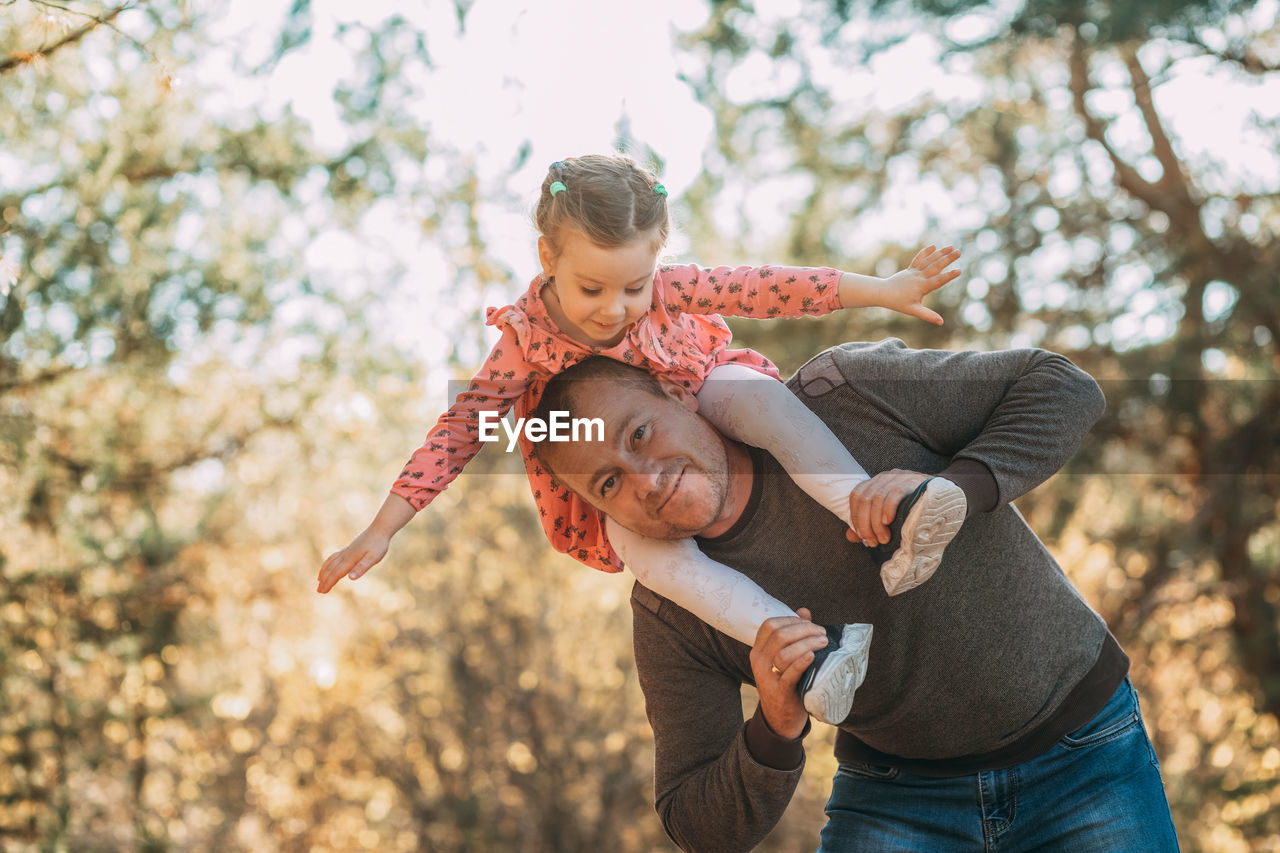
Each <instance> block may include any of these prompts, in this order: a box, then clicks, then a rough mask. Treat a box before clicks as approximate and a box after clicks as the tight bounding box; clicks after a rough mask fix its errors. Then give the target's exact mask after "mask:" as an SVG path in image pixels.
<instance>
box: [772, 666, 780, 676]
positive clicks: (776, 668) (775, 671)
mask: <svg viewBox="0 0 1280 853" xmlns="http://www.w3.org/2000/svg"><path fill="white" fill-rule="evenodd" d="M769 671H770V672H772V673H773V674H774V675H782V670H780V669H778V667H777V666H776V665H775V666H770V667H769Z"/></svg>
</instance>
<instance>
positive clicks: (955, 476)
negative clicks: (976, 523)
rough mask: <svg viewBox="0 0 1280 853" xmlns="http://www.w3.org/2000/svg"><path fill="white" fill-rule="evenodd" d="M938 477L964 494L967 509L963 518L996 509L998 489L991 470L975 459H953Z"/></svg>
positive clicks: (998, 497) (998, 495)
mask: <svg viewBox="0 0 1280 853" xmlns="http://www.w3.org/2000/svg"><path fill="white" fill-rule="evenodd" d="M938 476H939V477H946V478H947V479H948V480H950V481H951V482H953V483H955V484H956V485H957V486H959V487H960V491H962V492H964V497H965V500H966V501H968V503H969V508H968V510H967V512H966V513H965V518H968V517H969V516H971V515H973V514H974V513H978V512H990V511H991V510H993V509H995V508H996V501H998V500H999V499H1000V488H999V486H997V485H996V478H995V476H994V475H993V474H992V473H991V469H990V468H988V467H987V466H986V465H983V464H982V463H981V462H979V461H978V460H976V459H955V460H952V462H951V464H950V465H948V466H947V467H946V469H945V470H943V471H942V473H941V474H939V475H938Z"/></svg>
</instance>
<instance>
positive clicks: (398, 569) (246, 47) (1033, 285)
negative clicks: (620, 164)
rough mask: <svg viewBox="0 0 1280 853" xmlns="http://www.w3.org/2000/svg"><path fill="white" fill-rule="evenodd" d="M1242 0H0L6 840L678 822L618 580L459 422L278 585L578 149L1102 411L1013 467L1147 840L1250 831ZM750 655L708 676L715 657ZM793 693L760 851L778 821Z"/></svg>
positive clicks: (748, 252)
mask: <svg viewBox="0 0 1280 853" xmlns="http://www.w3.org/2000/svg"><path fill="white" fill-rule="evenodd" d="M1278 18H1280V7H1278V4H1277V2H1275V0H1262V2H1238V0H1212V2H1194V3H1193V2H1187V1H1186V0H1163V2H1157V0H1150V2H1141V3H1122V2H1112V0H1067V2H1047V0H997V2H990V3H971V2H963V0H922V2H914V3H905V2H891V0H788V2H781V0H780V1H779V2H769V3H759V4H757V5H753V4H752V3H750V2H745V0H737V1H736V2H706V1H705V0H655V2H652V3H646V4H620V3H618V4H615V3H589V2H585V0H584V2H573V0H547V2H536V3H535V2H526V3H518V2H503V0H455V2H452V3H449V2H443V0H425V2H418V3H391V2H377V0H370V2H361V3H346V2H341V0H326V2H321V0H254V2H246V1H245V0H237V2H228V3H221V2H214V0H190V1H189V2H182V0H127V2H123V3H101V2H88V0H85V2H75V0H66V2H64V3H54V2H43V0H0V567H2V569H3V583H2V584H0V620H2V622H0V625H3V631H2V632H0V848H3V849H4V850H6V851H9V850H13V851H26V850H32V851H35V850H40V851H44V850H48V851H63V850H70V851H86V850H147V851H164V850H217V851H224V850H252V851H271V850H281V851H293V850H307V851H324V850H332V851H351V850H405V851H413V850H433V851H437V850H438V851H448V850H494V851H508V850H519V851H526V850H528V851H579V850H592V851H595V850H617V851H650V850H668V849H672V848H671V847H670V845H669V842H668V841H667V840H666V838H665V837H664V835H663V833H662V831H661V828H660V826H659V824H658V821H657V819H656V817H655V815H654V813H653V810H652V805H651V795H652V782H651V773H652V745H651V739H650V734H649V730H648V726H647V723H646V721H645V717H644V709H643V702H642V698H641V695H640V692H639V688H638V686H637V684H636V680H635V676H634V672H633V667H632V660H631V652H630V636H629V626H630V613H629V609H628V606H627V595H628V592H629V588H630V582H629V580H627V579H626V578H623V577H616V576H605V575H602V574H598V573H593V572H590V571H588V570H586V569H584V568H582V567H581V566H579V565H577V564H575V563H573V562H572V561H570V560H568V559H567V558H563V557H560V556H558V555H555V554H553V553H552V552H551V550H550V548H548V547H547V546H546V545H545V543H544V542H543V541H542V537H541V534H540V531H539V527H538V524H537V522H536V519H535V517H534V513H533V504H532V501H531V499H530V497H529V495H528V491H527V488H526V486H525V484H524V482H523V479H522V478H521V477H520V476H519V474H518V473H513V469H512V468H511V466H510V465H509V460H504V459H503V458H502V456H503V454H501V453H500V452H497V451H494V450H493V449H492V448H490V449H489V450H486V451H485V453H483V454H481V456H480V457H478V458H477V460H476V461H475V462H474V463H473V465H472V466H471V467H470V468H469V469H468V472H467V473H466V474H465V475H464V476H463V477H461V478H460V479H459V480H458V481H457V482H456V483H455V485H454V486H453V487H452V488H450V490H449V491H448V492H447V493H446V494H445V495H444V496H443V497H442V498H441V499H440V500H438V501H437V502H436V503H435V504H433V505H432V506H431V507H430V508H429V509H428V510H427V511H425V512H424V513H422V514H421V515H420V517H419V518H418V519H416V520H415V521H414V522H413V524H411V525H410V527H409V528H407V529H406V530H405V531H404V532H403V533H402V534H401V535H400V536H399V537H398V538H397V540H396V542H395V543H394V545H393V550H392V552H391V554H390V556H389V557H388V558H387V559H386V560H385V561H384V562H383V564H381V565H379V566H378V567H376V568H375V569H374V570H373V571H372V572H370V573H369V575H367V576H366V578H364V579H363V580H361V581H359V582H358V583H354V584H352V583H347V582H344V583H343V584H342V585H340V586H339V587H338V589H337V590H336V591H335V592H334V593H331V594H330V595H327V596H320V595H317V594H316V593H315V591H314V590H315V581H314V579H315V575H316V572H317V569H318V567H319V564H320V562H321V560H322V558H323V556H324V555H325V554H326V553H328V552H329V551H331V550H333V549H335V548H337V547H339V546H341V545H343V544H345V543H346V541H348V539H349V538H350V537H351V536H353V535H354V534H355V533H356V532H358V531H359V530H360V529H361V528H362V527H363V526H364V525H365V524H366V523H367V521H368V519H369V518H370V517H371V516H372V513H373V512H374V510H375V509H376V508H377V506H378V504H379V503H380V502H381V500H382V497H383V495H384V493H385V490H386V488H387V486H388V484H389V483H390V481H391V479H392V478H393V477H394V476H395V474H396V473H397V472H398V471H399V468H400V465H401V463H402V462H403V461H404V459H405V458H407V455H408V453H409V452H410V451H411V450H412V448H414V447H415V446H416V445H417V444H418V443H419V441H420V440H421V438H422V436H423V435H425V432H426V430H427V428H428V427H429V426H430V425H431V424H432V423H433V421H434V419H435V417H436V416H437V415H438V414H439V413H440V411H442V410H443V409H444V408H445V407H446V406H447V404H448V402H449V400H448V399H447V387H448V382H449V381H450V380H460V379H464V378H466V377H467V376H469V375H470V372H471V370H473V369H474V368H475V367H476V366H477V364H478V362H479V360H480V359H481V358H482V357H483V353H484V352H485V351H486V350H487V347H488V346H489V345H490V343H491V341H492V338H491V337H490V335H491V333H492V330H486V329H485V328H484V327H483V325H482V320H481V318H482V317H483V308H484V306H486V305H497V304H503V303H506V302H509V301H511V300H512V299H513V298H514V297H515V296H516V295H518V294H519V293H520V292H521V291H522V290H523V289H524V287H525V286H526V285H527V283H528V281H529V279H530V278H531V277H532V275H533V274H534V273H535V272H536V268H535V266H534V257H535V256H534V252H533V243H534V236H535V235H534V233H533V231H532V228H531V226H530V225H529V221H528V212H529V207H530V205H531V203H532V201H533V199H534V198H535V194H536V189H537V187H538V184H539V182H540V181H541V179H542V176H543V174H544V170H545V168H546V165H547V163H549V162H550V161H552V160H555V159H559V158H561V157H563V156H568V155H572V154H580V153H585V152H588V151H598V150H608V149H611V148H620V149H623V150H627V151H629V152H631V153H632V154H633V155H635V156H637V157H639V158H642V159H646V160H648V161H650V162H652V163H653V164H654V166H655V168H656V169H657V170H658V171H659V172H660V173H661V174H662V176H663V180H664V181H665V183H666V185H667V186H668V187H669V188H670V190H671V192H672V199H673V202H675V209H676V211H677V214H678V218H679V221H678V227H679V230H678V234H677V237H676V239H675V240H674V241H673V243H672V245H671V247H670V248H671V256H672V257H673V258H675V259H679V260H698V261H700V262H705V263H758V262H766V261H775V262H788V263H793V264H810V265H833V266H838V267H841V268H844V269H849V270H855V271H860V272H875V273H879V274H888V273H891V272H893V271H894V270H896V269H898V268H900V267H901V266H902V265H904V264H905V263H906V261H907V260H908V259H909V258H910V257H911V255H912V254H913V253H914V251H915V249H916V248H917V247H918V246H919V245H922V244H925V243H930V242H934V243H939V244H944V243H952V244H955V245H957V246H959V247H960V248H961V249H962V250H963V252H964V255H963V258H962V261H961V265H962V269H963V270H964V275H963V276H962V278H961V279H959V280H958V281H957V282H956V283H954V284H952V285H950V286H948V287H947V288H946V289H945V290H943V291H942V292H939V293H938V294H936V296H935V297H934V298H933V300H932V303H931V304H932V305H934V307H936V308H937V309H938V310H939V311H941V312H942V313H943V314H944V315H945V316H946V318H947V322H946V325H945V326H943V327H941V328H934V327H931V326H927V325H925V324H923V323H920V322H918V321H913V320H909V319H907V318H901V317H896V316H890V315H889V314H888V313H887V312H881V311H863V312H856V313H854V312H843V313H842V314H841V315H838V316H834V317H830V318H824V319H822V320H794V321H782V322H772V323H760V322H755V321H733V323H732V325H733V327H734V330H735V333H736V336H737V338H738V340H739V341H740V342H741V343H743V344H746V345H751V346H755V347H758V348H759V349H761V350H763V351H764V352H765V353H767V354H768V355H770V356H771V357H773V358H774V359H775V360H776V361H777V362H778V363H779V364H780V365H781V366H782V367H783V368H784V369H785V370H787V371H788V372H789V371H790V370H794V369H795V368H796V367H798V366H799V365H800V364H801V363H803V361H804V360H805V359H806V358H807V357H808V356H810V355H812V354H813V353H815V352H817V351H818V350H819V349H820V348H822V347H824V346H827V345H830V344H834V343H838V342H841V341H844V340H851V339H878V338H881V337H884V336H887V335H896V336H900V337H902V338H904V339H905V340H907V341H908V342H909V343H911V344H913V345H915V346H921V347H950V348H956V347H977V348H984V349H990V348H999V347H1007V346H1027V345H1034V346H1045V347H1049V348H1052V349H1055V350H1058V351H1061V352H1064V353H1066V354H1067V355H1069V356H1070V357H1071V358H1072V359H1074V360H1075V361H1076V362H1077V363H1078V364H1080V365H1081V366H1082V367H1084V368H1085V369H1086V370H1088V371H1090V372H1091V373H1092V374H1093V375H1094V376H1096V377H1097V378H1098V379H1099V380H1100V381H1101V382H1102V384H1103V387H1104V389H1105V390H1106V392H1107V395H1108V399H1109V409H1108V413H1107V415H1106V416H1105V417H1104V419H1103V420H1102V421H1101V422H1100V423H1099V424H1098V426H1097V427H1096V428H1095V429H1094V431H1093V433H1092V434H1091V435H1090V437H1089V438H1088V439H1087V441H1086V443H1085V445H1084V446H1083V447H1082V448H1081V450H1080V452H1079V454H1078V455H1077V457H1076V459H1075V460H1074V461H1073V462H1072V463H1071V465H1070V466H1069V467H1068V468H1067V469H1066V470H1065V471H1064V472H1063V473H1061V474H1060V475H1058V476H1057V477H1055V478H1054V479H1053V480H1051V481H1050V482H1049V483H1047V484H1045V485H1044V486H1042V487H1041V488H1039V489H1038V490H1036V491H1035V492H1033V493H1032V494H1030V495H1028V496H1026V497H1025V498H1023V499H1021V500H1020V501H1019V502H1018V505H1019V507H1020V508H1021V509H1022V511H1023V512H1024V513H1025V514H1026V516H1027V517H1028V519H1029V520H1030V522H1031V524H1032V526H1033V527H1034V528H1035V529H1036V530H1037V531H1039V532H1040V533H1041V535H1042V536H1043V538H1044V539H1045V541H1046V542H1047V543H1048V544H1049V546H1050V547H1051V548H1052V549H1053V551H1054V553H1055V554H1056V555H1058V557H1059V558H1060V560H1061V562H1062V564H1063V565H1064V567H1065V568H1066V570H1067V572H1068V573H1069V574H1070V576H1071V577H1072V578H1073V580H1074V581H1075V582H1076V584H1077V585H1078V586H1079V588H1080V589H1081V591H1082V592H1083V594H1084V595H1085V596H1086V598H1087V599H1088V601H1089V602H1090V603H1091V604H1092V605H1093V606H1094V607H1095V608H1096V609H1097V610H1098V611H1099V612H1100V613H1102V614H1103V616H1104V617H1105V618H1106V619H1107V621H1108V623H1109V624H1110V625H1111V627H1112V630H1113V631H1114V633H1115V634H1116V636H1117V637H1118V638H1119V639H1120V641H1121V642H1122V643H1123V645H1124V646H1125V647H1126V648H1127V650H1128V651H1129V654H1130V655H1131V657H1132V659H1133V678H1134V681H1135V683H1136V685H1137V687H1138V689H1139V691H1140V694H1141V697H1142V700H1143V703H1144V708H1145V713H1146V719H1147V722H1148V725H1149V727H1150V729H1151V735H1152V738H1153V740H1154V742H1155V746H1156V750H1157V752H1158V754H1159V756H1160V759H1161V761H1162V762H1163V769H1164V774H1165V780H1166V784H1167V789H1168V793H1169V798H1170V800H1171V802H1172V805H1173V811H1174V816H1175V820H1176V823H1177V827H1178V831H1179V834H1180V836H1181V839H1182V842H1183V845H1184V849H1186V850H1203V851H1220V853H1236V851H1276V850H1280V783H1278V781H1277V776H1278V774H1280V725H1278V724H1277V715H1278V714H1280V620H1278V616H1277V612H1278V610H1280V523H1277V502H1278V500H1280V385H1277V381H1276V375H1277V366H1278V365H1280V273H1278V272H1277V271H1278V270H1280V241H1278V240H1277V234H1278V232H1280V73H1277V68H1278V67H1280V26H1278ZM747 693H748V695H746V696H744V703H745V706H746V707H747V708H750V707H752V704H753V702H752V699H751V697H750V695H749V691H747ZM830 742H831V737H830V733H829V732H828V731H819V732H815V734H814V735H813V736H812V737H811V738H810V740H809V765H808V770H807V772H806V775H805V778H804V781H803V783H802V786H801V789H800V791H799V793H798V795H797V796H796V798H795V800H794V802H793V804H792V806H791V808H790V809H789V811H788V812H787V815H786V817H785V818H784V820H783V821H782V823H781V824H780V825H779V826H778V827H777V829H776V830H775V831H774V833H773V834H772V835H771V836H770V838H769V839H768V840H767V841H766V842H765V844H764V845H762V848H761V849H766V850H773V851H793V850H801V849H812V848H814V847H815V846H816V843H817V832H818V829H819V827H820V826H821V824H822V820H823V817H822V805H823V802H824V800H825V796H826V793H827V790H828V788H829V779H830V776H831V774H832V772H833V770H834V764H833V761H832V759H831V757H830Z"/></svg>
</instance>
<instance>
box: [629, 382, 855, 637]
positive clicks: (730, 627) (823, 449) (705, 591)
mask: <svg viewBox="0 0 1280 853" xmlns="http://www.w3.org/2000/svg"><path fill="white" fill-rule="evenodd" d="M698 411H699V412H700V413H701V414H702V415H703V416H704V417H705V418H706V419H707V420H709V421H710V422H711V423H712V424H713V425H715V427H716V428H717V429H719V430H720V431H721V432H722V433H724V434H725V435H726V436H728V437H729V438H732V439H734V440H735V441H740V442H742V443H744V444H750V445H753V446H755V447H760V448H763V449H764V450H767V451H769V453H771V454H772V455H773V456H774V458H775V459H777V460H778V462H780V463H781V464H782V467H783V468H785V469H786V471H787V473H788V474H790V475H791V479H792V480H794V481H795V483H796V485H798V486H799V487H800V488H801V489H803V490H804V491H805V493H806V494H808V495H809V496H810V497H812V498H813V499H814V500H816V501H817V502H818V503H820V504H822V505H823V506H824V507H826V508H827V509H829V510H830V511H831V512H833V513H834V514H835V515H836V516H838V517H839V518H840V520H842V521H843V522H844V523H845V524H846V525H847V524H849V492H851V491H852V490H853V487H854V486H856V485H857V484H858V483H861V482H862V481H863V480H866V479H867V472H866V471H865V470H863V468H862V466H861V465H859V464H858V463H857V461H856V460H855V459H854V458H853V457H852V456H850V455H849V451H848V450H846V449H845V446H844V445H843V444H841V443H840V440H839V439H838V438H836V437H835V435H833V434H832V432H831V430H830V429H828V428H827V425H826V424H824V423H823V422H822V421H821V420H820V419H819V418H818V416H817V415H815V414H814V413H813V412H811V411H809V410H808V409H807V408H805V406H804V404H803V403H801V402H800V401H799V400H798V399H797V398H796V397H795V395H794V394H792V393H791V392H790V391H789V390H787V387H786V386H785V385H783V384H782V383H781V382H779V381H778V380H776V379H773V378H771V377H768V376H765V375H764V374H762V373H759V372H757V371H755V370H752V369H751V368H749V367H744V366H742V365H737V364H726V365H721V366H720V367H717V368H715V369H714V370H712V371H711V373H710V374H709V375H708V376H707V380H706V382H704V383H703V385H702V390H701V391H699V392H698ZM606 531H607V532H608V534H609V542H610V543H611V544H612V545H613V547H614V550H616V551H617V552H618V556H620V557H621V558H622V561H623V562H624V563H626V565H627V566H628V567H629V568H630V569H631V571H632V572H633V573H634V574H635V576H636V577H637V578H639V579H640V582H641V583H643V584H644V585H645V586H647V587H649V588H650V589H652V590H653V591H654V592H656V593H658V594H659V595H661V596H664V597H665V598H668V599H670V600H671V601H674V602H675V603H676V604H679V605H680V606H681V607H683V608H684V609H686V610H688V611H689V612H690V613H692V614H693V615H695V616H697V617H698V618H699V619H701V620H702V621H703V622H706V623H707V624H708V625H710V626H711V627H713V628H715V629H717V630H719V631H723V632H724V633H726V634H728V635H729V636H731V637H733V638H734V639H735V640H739V641H741V642H743V643H746V644H747V645H752V644H753V643H754V642H755V638H756V632H757V631H758V630H759V628H760V625H761V623H763V622H764V620H766V619H770V618H772V617H774V616H794V615H796V614H795V611H794V610H792V609H791V608H790V607H788V606H787V605H785V604H783V603H782V602H781V601H779V600H778V599H776V598H774V597H773V596H771V595H769V593H767V592H765V591H764V590H763V589H761V588H760V587H759V586H758V585H757V584H756V582H755V581H753V580H751V579H750V578H748V577H747V576H746V575H743V574H741V573H739V572H737V571H735V570H734V569H731V568H729V567H728V566H726V565H724V564H723V563H718V562H716V561H715V560H712V559H711V558H710V557H708V556H707V555H705V554H703V553H702V551H700V550H699V549H698V546H697V545H696V544H695V543H694V541H693V540H692V539H672V540H662V539H650V538H648V537H645V536H641V535H639V534H638V533H633V532H631V531H630V530H627V529H625V528H623V527H622V526H621V525H618V524H616V523H614V522H613V520H612V519H609V520H607V521H606Z"/></svg>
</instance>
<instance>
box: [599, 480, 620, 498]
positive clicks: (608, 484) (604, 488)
mask: <svg viewBox="0 0 1280 853" xmlns="http://www.w3.org/2000/svg"><path fill="white" fill-rule="evenodd" d="M616 480H617V477H607V478H606V479H605V481H604V482H603V483H601V484H600V496H601V497H604V496H605V495H606V494H607V493H608V491H609V490H610V489H612V488H613V485H614V482H615V481H616Z"/></svg>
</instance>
